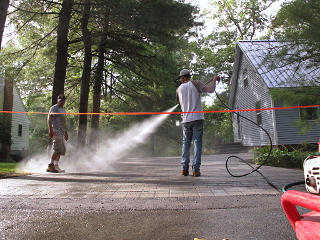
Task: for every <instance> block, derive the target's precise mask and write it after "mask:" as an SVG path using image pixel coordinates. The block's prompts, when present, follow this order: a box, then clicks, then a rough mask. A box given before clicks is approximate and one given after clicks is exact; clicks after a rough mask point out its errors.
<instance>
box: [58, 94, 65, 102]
mask: <svg viewBox="0 0 320 240" xmlns="http://www.w3.org/2000/svg"><path fill="white" fill-rule="evenodd" d="M58 100H62V101H65V100H66V97H65V96H64V95H63V94H59V96H58Z"/></svg>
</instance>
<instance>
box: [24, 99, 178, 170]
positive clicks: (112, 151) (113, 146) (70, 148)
mask: <svg viewBox="0 0 320 240" xmlns="http://www.w3.org/2000/svg"><path fill="white" fill-rule="evenodd" d="M177 106H178V105H176V106H174V107H172V108H170V109H168V110H166V112H172V111H173V110H174V109H175V108H176V107H177ZM168 116H169V115H168V114H161V115H158V116H153V117H151V118H149V119H147V120H144V121H143V122H141V123H137V124H135V125H133V126H131V127H130V128H129V129H127V130H126V131H124V132H123V133H120V134H118V135H116V136H115V137H113V138H110V136H108V137H106V139H107V140H102V142H101V143H100V144H99V146H100V147H99V148H98V149H96V150H95V151H90V150H89V149H78V148H77V147H75V146H74V145H72V144H70V143H68V144H67V155H66V157H65V158H64V157H62V158H61V161H60V163H59V165H60V167H61V168H64V169H66V171H67V172H93V171H110V170H112V167H111V165H112V163H114V162H116V161H117V160H119V159H121V158H124V157H125V156H128V155H129V154H130V152H131V151H132V150H133V149H135V148H136V147H137V146H139V145H140V144H142V143H144V142H145V141H146V140H147V138H148V137H149V136H150V135H151V134H152V133H154V132H155V131H156V130H157V128H158V127H159V126H160V125H161V124H162V123H163V122H164V120H165V119H166V118H167V117H168ZM49 159H50V156H49V155H48V153H46V154H41V155H37V156H33V157H31V158H30V159H27V160H25V161H24V162H22V164H21V166H20V169H21V170H23V171H25V172H44V171H45V169H46V167H47V164H48V162H49Z"/></svg>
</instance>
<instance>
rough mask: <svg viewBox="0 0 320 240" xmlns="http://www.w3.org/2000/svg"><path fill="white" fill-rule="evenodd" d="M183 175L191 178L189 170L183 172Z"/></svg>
mask: <svg viewBox="0 0 320 240" xmlns="http://www.w3.org/2000/svg"><path fill="white" fill-rule="evenodd" d="M180 173H181V175H182V176H189V171H188V170H181V172H180Z"/></svg>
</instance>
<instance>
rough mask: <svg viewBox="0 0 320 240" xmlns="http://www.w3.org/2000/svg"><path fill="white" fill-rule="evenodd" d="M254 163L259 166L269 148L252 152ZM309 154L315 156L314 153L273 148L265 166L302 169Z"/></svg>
mask: <svg viewBox="0 0 320 240" xmlns="http://www.w3.org/2000/svg"><path fill="white" fill-rule="evenodd" d="M253 152H254V162H255V163H256V164H261V163H262V162H263V161H264V160H265V159H266V157H267V156H268V153H269V147H261V148H257V149H255V150H254V151H253ZM310 154H313V155H315V154H316V152H306V151H303V149H293V150H291V151H289V150H288V148H286V147H276V148H273V150H272V152H271V154H270V157H269V159H268V160H267V161H266V163H265V165H269V166H275V167H285V168H300V169H302V168H303V162H304V160H305V159H306V157H307V156H308V155H310Z"/></svg>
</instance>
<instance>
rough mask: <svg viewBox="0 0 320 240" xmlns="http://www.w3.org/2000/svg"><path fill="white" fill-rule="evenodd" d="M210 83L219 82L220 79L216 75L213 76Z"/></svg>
mask: <svg viewBox="0 0 320 240" xmlns="http://www.w3.org/2000/svg"><path fill="white" fill-rule="evenodd" d="M212 81H215V82H218V83H219V82H220V77H219V76H218V75H215V76H214V77H213V78H212Z"/></svg>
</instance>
